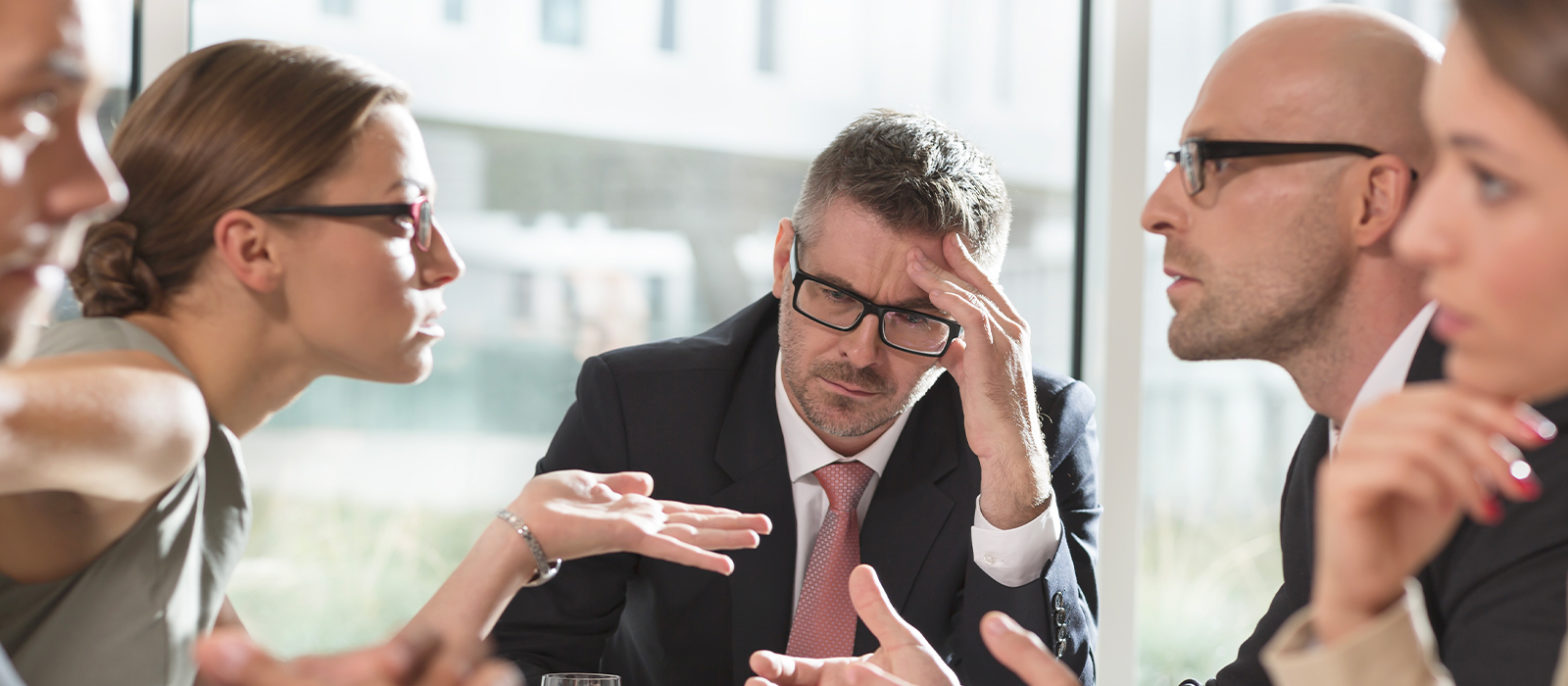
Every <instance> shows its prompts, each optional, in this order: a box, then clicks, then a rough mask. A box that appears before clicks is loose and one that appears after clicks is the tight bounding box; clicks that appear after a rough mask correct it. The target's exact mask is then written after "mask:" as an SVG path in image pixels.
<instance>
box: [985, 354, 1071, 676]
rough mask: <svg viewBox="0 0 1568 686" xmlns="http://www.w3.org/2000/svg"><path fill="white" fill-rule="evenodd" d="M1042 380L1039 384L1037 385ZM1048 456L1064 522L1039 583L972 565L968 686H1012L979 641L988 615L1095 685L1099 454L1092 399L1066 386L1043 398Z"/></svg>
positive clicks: (1052, 483) (1043, 417) (1042, 414)
mask: <svg viewBox="0 0 1568 686" xmlns="http://www.w3.org/2000/svg"><path fill="white" fill-rule="evenodd" d="M1043 381H1044V380H1043V379H1040V378H1038V377H1037V379H1036V383H1037V384H1040V383H1042V382H1043ZM1040 402H1041V408H1040V414H1041V419H1042V425H1043V426H1044V427H1045V440H1046V446H1045V447H1046V451H1047V452H1048V454H1049V455H1050V456H1051V465H1052V468H1051V485H1052V488H1053V489H1054V490H1055V491H1056V495H1055V500H1056V503H1055V505H1056V508H1057V512H1058V513H1059V514H1060V515H1061V520H1062V540H1061V542H1060V544H1059V545H1058V546H1057V549H1056V553H1055V555H1054V556H1053V557H1052V558H1051V561H1050V563H1049V564H1047V565H1046V568H1045V569H1044V570H1043V571H1042V573H1041V575H1040V580H1039V582H1037V583H1029V584H1025V585H1023V586H1020V587H1017V588H1009V587H1007V586H1004V585H1002V584H1000V583H997V582H996V580H995V579H992V578H991V576H990V575H989V574H987V573H986V572H985V570H983V569H981V568H980V567H979V566H978V565H976V564H974V562H973V561H971V562H970V563H969V565H968V568H967V571H966V572H965V578H964V597H963V600H962V602H961V604H960V608H959V631H957V632H956V637H957V642H958V645H957V646H956V647H957V660H956V661H955V663H954V668H955V671H957V672H958V675H959V678H960V679H961V680H962V681H963V682H964V683H968V684H1016V683H1020V682H1019V680H1018V678H1017V677H1016V676H1015V675H1013V673H1012V672H1010V671H1008V670H1007V669H1006V668H1005V667H1002V666H1001V664H999V663H998V662H997V661H996V659H995V658H993V657H991V654H990V652H989V651H987V650H986V647H985V644H984V642H982V641H981V639H980V633H979V626H980V618H981V617H982V616H984V615H985V613H986V612H989V611H991V610H1001V611H1003V612H1006V613H1008V614H1009V615H1011V616H1012V617H1013V619H1016V620H1018V623H1019V624H1022V625H1023V626H1024V627H1026V628H1028V629H1029V630H1031V631H1033V632H1035V633H1036V634H1039V635H1040V638H1041V639H1042V640H1044V641H1045V644H1046V646H1048V647H1050V648H1051V649H1052V650H1059V651H1060V655H1061V659H1062V661H1063V662H1064V663H1065V664H1066V665H1067V666H1068V667H1069V668H1070V669H1071V670H1072V671H1073V672H1075V673H1076V674H1078V675H1079V679H1080V680H1081V681H1082V682H1083V684H1084V686H1093V684H1094V681H1095V668H1094V642H1095V636H1096V633H1097V621H1098V617H1099V585H1098V582H1097V579H1096V577H1095V565H1096V562H1097V559H1098V550H1097V547H1096V546H1097V542H1098V540H1099V520H1100V499H1099V493H1098V490H1097V488H1096V484H1095V472H1094V465H1095V454H1096V453H1097V452H1098V451H1099V442H1098V438H1097V437H1096V435H1095V424H1094V418H1093V417H1094V404H1095V401H1094V393H1093V392H1091V391H1090V390H1089V388H1088V387H1087V386H1085V385H1084V384H1082V383H1078V382H1071V383H1069V384H1068V385H1067V386H1065V387H1062V388H1061V390H1060V391H1059V392H1057V393H1055V394H1054V395H1050V396H1042V397H1041V398H1040Z"/></svg>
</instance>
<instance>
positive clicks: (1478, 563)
mask: <svg viewBox="0 0 1568 686" xmlns="http://www.w3.org/2000/svg"><path fill="white" fill-rule="evenodd" d="M1440 50H1441V47H1440V46H1438V45H1437V44H1436V41H1435V40H1433V39H1432V38H1431V37H1430V36H1428V35H1426V34H1423V33H1421V32H1420V31H1419V30H1418V29H1416V28H1415V27H1413V26H1410V25H1409V24H1407V23H1405V22H1403V21H1402V20H1399V19H1397V18H1394V17H1392V16H1391V15H1387V14H1384V13H1380V12H1373V11H1368V10H1361V9H1357V8H1353V7H1346V6H1337V7H1330V8H1320V9H1314V10H1305V11H1300V12H1293V13H1289V14H1285V15H1281V16H1279V17H1276V18H1274V19H1271V20H1269V21H1266V22H1264V23H1262V24H1260V25H1258V26H1257V27H1256V28H1254V29H1252V30H1251V31H1249V32H1247V33H1246V34H1245V35H1243V36H1242V37H1241V38H1240V39H1238V40H1237V41H1236V42H1235V43H1234V44H1233V45H1232V46H1231V47H1230V48H1229V49H1228V50H1226V51H1225V53H1224V54H1223V55H1222V56H1221V57H1220V58H1219V60H1218V61H1217V62H1216V63H1215V65H1214V68H1213V70H1212V71H1211V72H1210V73H1209V77H1208V79H1207V80H1206V81H1205V83H1204V85H1203V88H1202V90H1201V91H1200V92H1199V94H1198V99H1197V102H1196V104H1195V105H1194V106H1193V110H1192V113H1191V115H1190V116H1189V117H1188V119H1187V122H1186V124H1185V126H1184V128H1183V131H1182V144H1181V148H1180V149H1179V151H1178V152H1176V153H1174V157H1175V161H1176V162H1177V165H1176V166H1175V167H1174V168H1173V169H1172V170H1171V172H1170V173H1168V174H1167V175H1166V177H1165V179H1164V180H1163V181H1162V182H1161V183H1160V186H1159V188H1158V189H1156V190H1155V192H1154V194H1153V196H1151V197H1150V198H1149V201H1148V204H1147V206H1146V207H1145V209H1144V213H1143V218H1142V224H1143V227H1144V228H1145V229H1146V230H1148V231H1150V232H1152V233H1154V234H1156V235H1159V236H1161V237H1163V238H1165V272H1166V274H1168V275H1169V276H1171V277H1172V278H1173V282H1172V283H1171V285H1170V288H1169V290H1168V293H1167V294H1168V297H1169V298H1170V302H1171V305H1172V306H1173V307H1174V309H1175V310H1176V315H1175V318H1174V319H1173V320H1172V321H1171V325H1170V331H1169V342H1170V346H1171V350H1172V351H1173V352H1174V353H1176V355H1177V356H1178V357H1180V358H1182V359H1185V360H1216V359H1257V360H1266V361H1269V362H1273V363H1275V364H1278V365H1279V366H1281V367H1283V368H1284V369H1285V370H1286V371H1287V372H1289V373H1290V375H1291V377H1292V378H1293V379H1294V380H1295V382H1296V385H1297V387H1298V388H1299V389H1300V391H1301V395H1302V397H1303V398H1304V399H1305V400H1306V402H1307V404H1308V405H1309V406H1311V407H1312V409H1313V410H1314V411H1315V412H1316V413H1317V416H1316V417H1314V418H1313V420H1312V422H1311V424H1310V425H1309V426H1308V428H1307V431H1306V434H1305V435H1304V436H1303V437H1302V439H1301V443H1300V445H1299V447H1298V448H1297V450H1296V454H1295V456H1294V458H1293V460H1292V462H1291V466H1290V468H1289V471H1288V475H1287V477H1286V482H1285V491H1284V496H1283V499H1282V501H1281V513H1280V539H1281V540H1280V543H1281V548H1282V553H1283V563H1284V564H1283V566H1284V584H1283V585H1282V586H1281V587H1280V589H1279V591H1278V592H1277V593H1276V594H1275V596H1274V600H1273V602H1272V604H1271V605H1270V606H1269V608H1268V611H1267V613H1266V614H1265V615H1264V616H1263V619H1262V620H1261V621H1259V622H1258V625H1257V627H1256V629H1255V630H1254V632H1253V634H1252V636H1251V637H1250V638H1248V639H1247V641H1246V642H1245V643H1243V644H1242V646H1241V648H1240V650H1239V651H1238V653H1237V656H1236V660H1235V661H1234V662H1232V663H1231V664H1230V665H1229V666H1227V667H1225V668H1224V669H1222V670H1221V671H1220V673H1219V675H1218V677H1217V678H1216V679H1214V680H1212V681H1210V682H1209V683H1210V684H1211V686H1215V685H1217V686H1233V685H1234V686H1243V685H1251V684H1267V683H1269V680H1268V677H1267V676H1266V675H1265V673H1264V671H1263V668H1262V667H1261V665H1260V664H1259V660H1258V653H1259V651H1260V649H1261V648H1262V647H1263V644H1264V643H1265V642H1266V641H1267V640H1268V639H1269V638H1270V637H1271V636H1273V635H1274V633H1275V631H1276V630H1277V629H1279V627H1280V625H1281V623H1283V622H1284V620H1285V619H1286V618H1287V617H1288V616H1289V615H1290V614H1291V613H1292V612H1294V611H1295V610H1297V609H1299V608H1301V607H1303V606H1304V605H1306V604H1307V602H1308V600H1309V599H1310V595H1311V588H1312V558H1313V490H1314V482H1315V476H1316V473H1317V467H1318V465H1319V464H1320V463H1321V462H1322V460H1324V459H1328V458H1330V456H1331V455H1332V452H1333V449H1334V444H1335V441H1336V438H1337V436H1338V433H1339V430H1340V429H1341V428H1342V427H1344V426H1345V425H1346V424H1347V423H1349V422H1352V421H1354V419H1355V414H1356V410H1357V408H1359V407H1363V406H1365V405H1367V404H1368V403H1370V402H1372V401H1375V400H1376V399H1378V398H1380V397H1382V396H1383V395H1386V394H1388V393H1391V392H1394V391H1397V390H1398V389H1400V388H1401V387H1402V386H1403V385H1404V384H1405V383H1407V382H1419V381H1427V380H1432V379H1436V378H1440V376H1441V373H1442V357H1443V349H1442V346H1441V344H1439V343H1438V342H1437V341H1436V340H1435V339H1434V338H1432V337H1431V336H1429V335H1427V333H1426V330H1427V325H1428V324H1429V322H1430V320H1431V317H1432V312H1433V310H1432V307H1430V306H1429V305H1427V303H1426V302H1425V299H1424V298H1423V297H1422V295H1421V290H1420V274H1419V273H1418V272H1417V271H1416V270H1415V269H1413V268H1411V267H1408V266H1406V265H1403V264H1401V263H1399V262H1396V261H1395V260H1394V258H1393V254H1392V253H1393V251H1392V249H1391V237H1392V235H1393V232H1394V231H1395V230H1397V227H1398V225H1399V223H1400V221H1401V220H1402V219H1403V217H1404V215H1405V212H1406V209H1407V208H1408V207H1409V205H1410V200H1411V196H1412V194H1413V193H1414V192H1415V191H1416V189H1417V187H1418V186H1419V179H1420V178H1421V177H1422V176H1424V175H1425V174H1426V173H1427V172H1428V171H1429V169H1430V165H1431V164H1432V159H1433V152H1432V148H1431V143H1430V141H1429V140H1428V136H1427V132H1426V130H1425V127H1424V126H1423V123H1422V120H1421V116H1420V114H1419V111H1418V109H1419V102H1420V88H1421V84H1422V82H1423V80H1424V77H1425V74H1426V72H1427V71H1428V70H1429V69H1431V68H1432V67H1433V66H1435V64H1436V60H1437V59H1438V57H1439V54H1440ZM1547 414H1548V416H1551V418H1552V419H1553V420H1557V421H1562V419H1561V418H1560V415H1563V414H1564V411H1563V410H1562V408H1558V409H1557V410H1556V412H1555V413H1554V412H1552V411H1548V412H1547ZM1554 415H1555V416H1554ZM1258 457H1259V458H1260V459H1262V458H1263V457H1264V456H1258ZM1532 462H1533V463H1534V464H1536V465H1540V467H1539V469H1538V471H1540V472H1542V473H1541V474H1540V476H1541V478H1542V479H1543V482H1545V487H1546V489H1547V492H1568V456H1553V457H1548V458H1547V459H1544V460H1540V461H1537V460H1532ZM1549 463H1555V464H1549ZM1556 465H1565V467H1563V468H1559V467H1557V466H1556ZM1549 500H1550V499H1549ZM1557 500H1558V501H1559V502H1558V503H1555V504H1552V503H1547V502H1540V503H1532V504H1528V505H1524V506H1521V507H1519V508H1516V510H1515V511H1513V512H1510V513H1509V516H1508V518H1507V519H1506V520H1505V522H1504V523H1503V524H1502V525H1501V526H1497V527H1483V526H1480V525H1476V524H1474V523H1467V524H1465V525H1463V526H1461V527H1460V528H1459V530H1458V532H1457V533H1456V534H1455V536H1454V538H1453V539H1452V540H1451V541H1450V543H1449V544H1448V546H1447V548H1446V549H1445V550H1444V551H1443V553H1442V554H1440V555H1439V556H1438V557H1437V558H1436V559H1435V560H1434V561H1433V562H1432V564H1431V565H1430V566H1429V567H1427V568H1426V569H1425V570H1423V572H1422V574H1421V575H1420V576H1419V580H1420V581H1421V583H1422V585H1423V588H1424V589H1425V594H1426V598H1427V603H1428V606H1429V607H1435V608H1437V610H1436V611H1435V612H1433V613H1432V621H1433V624H1434V627H1433V628H1434V630H1435V632H1436V634H1437V637H1438V639H1439V642H1440V645H1441V647H1442V648H1443V652H1444V656H1445V659H1448V660H1449V661H1450V666H1451V667H1452V668H1453V672H1454V677H1455V678H1456V680H1457V681H1458V683H1460V684H1467V683H1469V684H1514V683H1520V684H1524V683H1547V681H1548V680H1549V678H1550V676H1551V673H1552V668H1553V665H1554V664H1555V662H1556V659H1557V652H1558V647H1559V642H1560V641H1561V639H1562V636H1563V632H1564V618H1563V616H1562V613H1561V612H1556V611H1555V610H1558V609H1561V608H1562V607H1563V606H1564V604H1565V602H1568V598H1565V589H1564V584H1563V583H1562V579H1563V577H1564V575H1565V574H1568V526H1565V523H1568V498H1559V499H1557ZM1180 619H1181V618H1168V619H1167V621H1180ZM1451 648H1452V649H1454V650H1453V651H1452V652H1450V650H1449V649H1451Z"/></svg>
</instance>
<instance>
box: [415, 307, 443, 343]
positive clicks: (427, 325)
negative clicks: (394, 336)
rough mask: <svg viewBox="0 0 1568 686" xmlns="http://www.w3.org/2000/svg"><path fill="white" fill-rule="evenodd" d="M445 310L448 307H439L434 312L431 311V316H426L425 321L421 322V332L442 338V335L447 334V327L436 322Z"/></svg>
mask: <svg viewBox="0 0 1568 686" xmlns="http://www.w3.org/2000/svg"><path fill="white" fill-rule="evenodd" d="M443 312H446V308H445V307H440V308H437V309H436V310H435V311H434V312H432V313H430V316H428V317H425V319H424V321H422V322H420V323H419V333H421V334H424V335H426V336H430V337H432V338H441V337H442V336H445V335H446V329H444V328H442V327H441V325H440V324H438V323H436V320H437V319H439V318H440V317H441V314H442V313H443Z"/></svg>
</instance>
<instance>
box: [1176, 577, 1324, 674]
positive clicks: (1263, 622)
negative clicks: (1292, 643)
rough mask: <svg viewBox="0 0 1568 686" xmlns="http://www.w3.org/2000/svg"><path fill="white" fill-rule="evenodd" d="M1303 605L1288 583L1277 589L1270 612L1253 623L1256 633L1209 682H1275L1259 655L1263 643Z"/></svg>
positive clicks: (1244, 642)
mask: <svg viewBox="0 0 1568 686" xmlns="http://www.w3.org/2000/svg"><path fill="white" fill-rule="evenodd" d="M1299 609H1301V605H1300V603H1297V602H1295V601H1292V600H1291V599H1290V598H1289V596H1288V594H1287V592H1286V589H1285V587H1284V586H1280V588H1279V590H1278V591H1275V592H1274V600H1272V601H1270V602H1269V610H1268V612H1266V613H1264V614H1263V618H1262V619H1260V620H1258V624H1257V626H1256V627H1253V629H1252V635H1251V636H1248V637H1247V640H1245V641H1242V643H1241V647H1240V648H1238V649H1237V650H1236V659H1235V661H1233V662H1231V663H1230V664H1228V665H1225V667H1224V668H1223V669H1221V670H1220V672H1219V674H1218V675H1216V676H1215V677H1214V678H1213V679H1210V680H1209V681H1208V686H1268V684H1269V683H1271V682H1270V681H1269V677H1268V673H1267V672H1265V671H1264V670H1263V662H1262V661H1261V660H1260V659H1259V655H1260V654H1261V653H1262V652H1263V646H1264V645H1265V644H1267V643H1268V642H1269V639H1272V638H1274V634H1275V633H1276V632H1278V631H1279V628H1280V626H1282V625H1284V624H1285V620H1287V619H1290V616H1291V615H1292V614H1295V612H1296V610H1299ZM1184 683H1186V682H1184Z"/></svg>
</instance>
